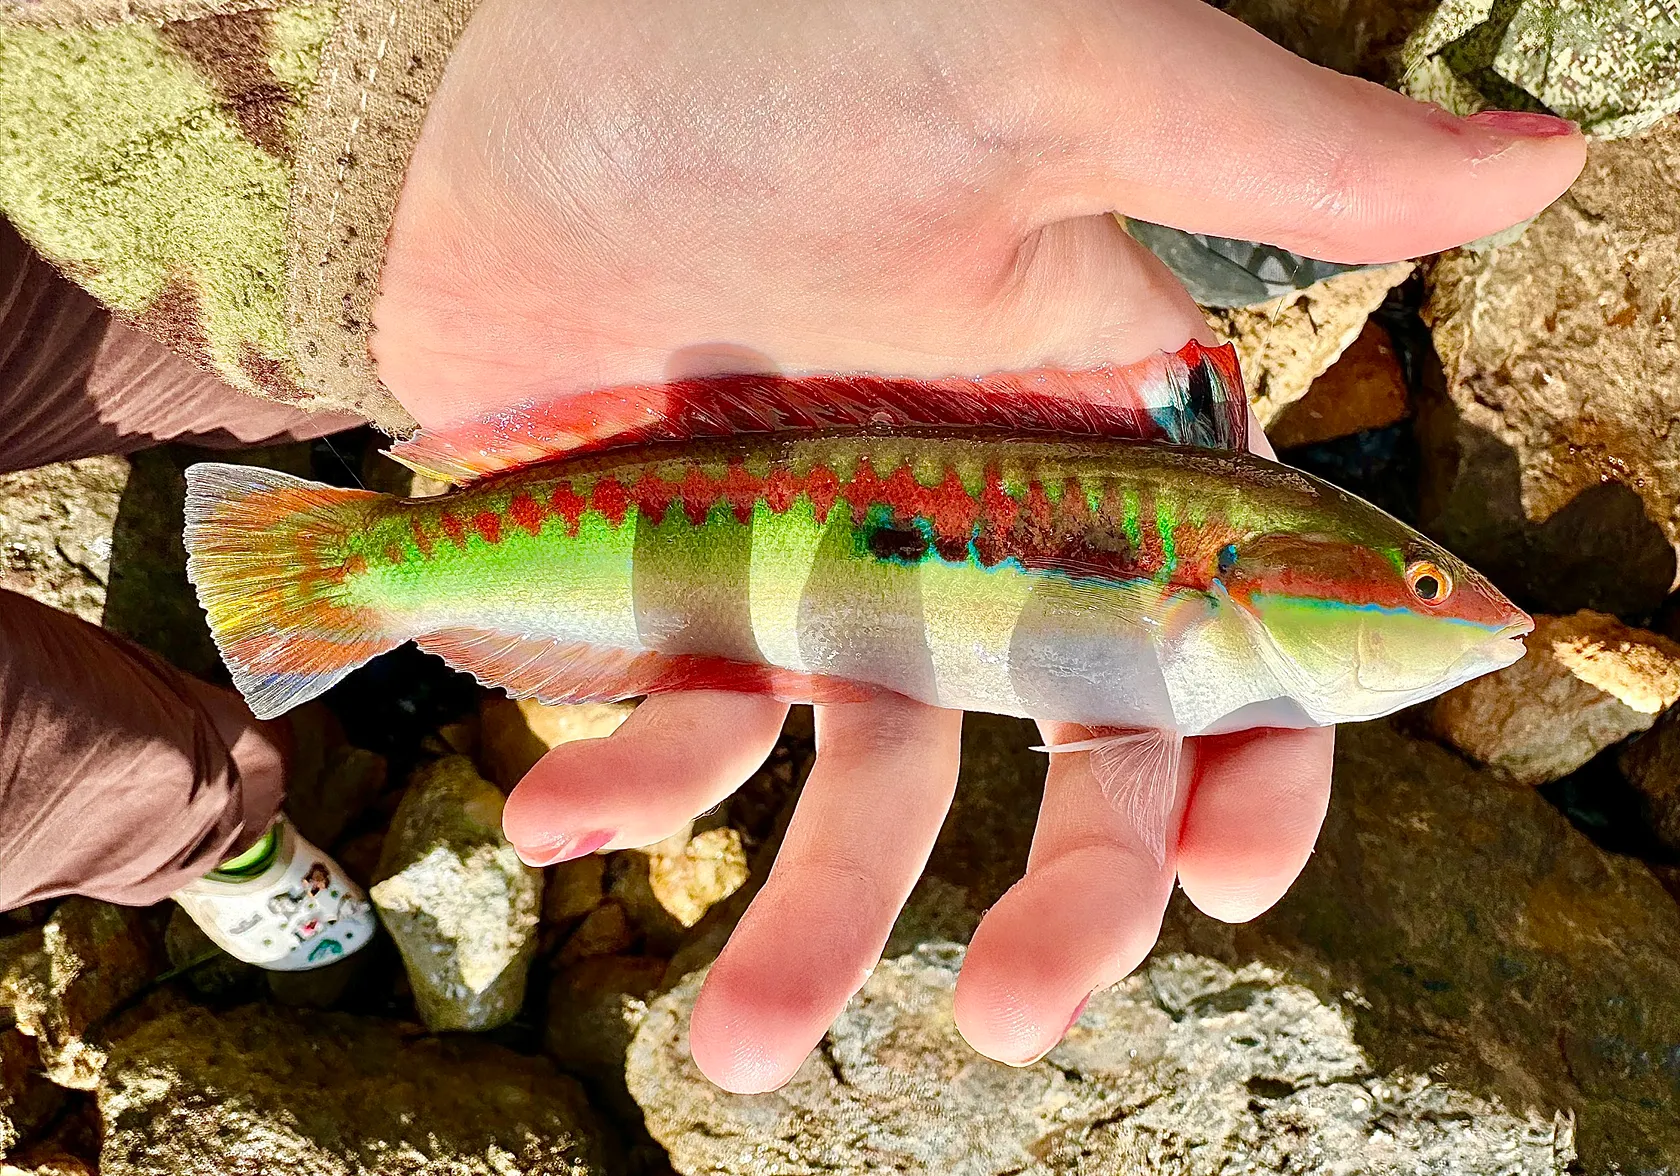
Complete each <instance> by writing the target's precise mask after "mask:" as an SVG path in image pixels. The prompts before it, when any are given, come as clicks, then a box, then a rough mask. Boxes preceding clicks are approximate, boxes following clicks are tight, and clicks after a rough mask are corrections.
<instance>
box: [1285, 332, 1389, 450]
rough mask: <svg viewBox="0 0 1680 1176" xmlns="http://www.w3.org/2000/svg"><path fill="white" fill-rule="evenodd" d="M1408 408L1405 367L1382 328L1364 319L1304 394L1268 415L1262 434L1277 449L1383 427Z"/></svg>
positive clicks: (1334, 438) (1333, 438)
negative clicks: (1356, 331)
mask: <svg viewBox="0 0 1680 1176" xmlns="http://www.w3.org/2000/svg"><path fill="white" fill-rule="evenodd" d="M1410 411H1411V406H1410V403H1409V400H1408V396H1407V392H1406V377H1405V373H1403V372H1402V371H1401V370H1400V361H1399V358H1398V357H1397V356H1396V355H1395V354H1394V345H1393V344H1392V343H1391V342H1390V341H1389V337H1388V332H1387V331H1385V330H1383V329H1382V327H1380V326H1378V325H1377V324H1376V323H1373V322H1367V323H1366V324H1365V329H1364V330H1362V331H1361V332H1360V333H1359V338H1357V339H1355V340H1354V341H1353V342H1352V343H1350V344H1349V345H1348V349H1347V350H1346V351H1344V352H1342V355H1341V358H1340V359H1338V360H1336V362H1335V363H1333V364H1331V365H1330V368H1329V370H1328V371H1326V372H1325V373H1324V374H1323V375H1322V376H1320V377H1318V379H1316V380H1314V381H1313V382H1312V387H1310V388H1308V389H1307V394H1306V395H1305V396H1303V397H1301V399H1299V400H1297V401H1295V402H1294V403H1293V404H1288V405H1285V406H1284V407H1283V410H1282V411H1281V412H1279V413H1278V414H1277V416H1275V417H1273V418H1272V423H1271V424H1270V425H1269V426H1268V427H1267V429H1266V436H1267V438H1268V439H1269V440H1270V441H1271V443H1272V445H1273V446H1274V447H1275V448H1277V449H1279V450H1283V449H1292V448H1294V447H1296V446H1298V445H1316V444H1319V443H1320V442H1324V441H1334V440H1336V439H1337V438H1340V437H1351V436H1352V435H1353V434H1355V433H1362V432H1365V431H1366V430H1367V429H1381V428H1384V427H1386V426H1388V425H1392V424H1394V423H1395V422H1397V421H1399V420H1401V419H1403V418H1404V417H1405V416H1406V415H1407V413H1409V412H1410Z"/></svg>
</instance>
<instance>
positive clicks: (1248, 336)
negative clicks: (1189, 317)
mask: <svg viewBox="0 0 1680 1176" xmlns="http://www.w3.org/2000/svg"><path fill="white" fill-rule="evenodd" d="M1411 272H1412V263H1411V262H1409V261H1407V262H1400V263H1398V264H1395V265H1387V266H1377V267H1375V268H1372V269H1361V270H1353V271H1351V272H1349V273H1345V274H1340V275H1338V276H1336V277H1333V278H1326V279H1325V280H1324V281H1322V282H1319V283H1318V284H1317V285H1314V286H1309V287H1308V288H1307V289H1305V290H1298V291H1295V292H1294V293H1291V294H1286V295H1284V296H1283V297H1282V298H1277V299H1274V300H1272V301H1271V302H1263V303H1260V304H1259V305H1257V306H1249V307H1244V308H1242V309H1240V310H1226V311H1211V310H1210V311H1207V316H1208V323H1209V325H1211V326H1212V327H1213V329H1214V330H1215V331H1216V332H1218V333H1219V334H1220V335H1222V336H1223V337H1224V338H1226V339H1229V340H1230V341H1231V342H1232V343H1234V344H1236V348H1237V354H1238V356H1239V358H1240V359H1241V362H1242V373H1243V384H1244V385H1245V386H1246V387H1247V389H1248V398H1249V401H1250V402H1251V403H1252V404H1253V405H1254V412H1255V415H1256V416H1258V417H1259V419H1260V424H1261V425H1262V426H1265V427H1270V425H1271V423H1272V421H1273V420H1274V419H1275V418H1276V417H1277V415H1278V413H1279V412H1281V411H1282V409H1283V407H1284V405H1286V404H1291V403H1293V402H1295V401H1297V400H1299V399H1301V397H1303V396H1305V395H1306V394H1307V389H1308V388H1309V387H1310V386H1311V385H1312V382H1313V381H1314V380H1316V379H1317V378H1318V377H1319V376H1321V375H1323V374H1324V372H1325V371H1326V370H1327V369H1328V368H1329V367H1330V365H1331V364H1333V363H1335V362H1336V359H1337V357H1338V356H1340V355H1341V354H1342V352H1343V351H1344V350H1346V349H1347V347H1348V345H1349V344H1350V343H1352V342H1353V341H1354V340H1355V339H1357V338H1358V337H1359V333H1360V331H1362V330H1363V329H1364V327H1365V320H1366V319H1367V318H1368V317H1370V314H1371V312H1372V311H1373V310H1375V309H1376V308H1377V307H1379V306H1381V305H1382V301H1383V299H1384V298H1385V297H1386V296H1387V294H1388V292H1389V291H1390V290H1391V289H1393V288H1394V287H1395V286H1397V285H1399V284H1400V283H1401V282H1403V281H1405V279H1406V277H1407V275H1409V274H1410V273H1411Z"/></svg>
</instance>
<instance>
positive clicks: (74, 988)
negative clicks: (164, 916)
mask: <svg viewBox="0 0 1680 1176" xmlns="http://www.w3.org/2000/svg"><path fill="white" fill-rule="evenodd" d="M16 939H17V941H18V942H16V943H11V941H7V942H8V944H9V945H10V950H6V948H5V947H4V946H0V1005H7V1004H9V1005H10V1006H11V1008H12V1015H13V1017H14V1018H15V1020H16V1022H17V1027H18V1028H19V1029H20V1030H22V1031H23V1032H24V1033H26V1034H28V1035H29V1036H31V1037H33V1038H35V1040H36V1046H37V1048H38V1049H39V1050H40V1054H41V1061H42V1063H43V1065H44V1066H45V1067H46V1072H47V1074H48V1075H49V1076H50V1077H51V1078H52V1080H53V1081H54V1082H56V1083H58V1084H59V1085H60V1086H68V1087H71V1088H72V1089H76V1090H92V1089H93V1088H94V1086H96V1085H97V1084H98V1082H99V1073H100V1071H101V1070H102V1069H103V1068H104V1065H105V1051H104V1049H103V1048H102V1047H101V1046H100V1045H99V1044H98V1043H97V1042H96V1041H94V1040H93V1039H92V1036H93V1033H94V1030H95V1029H97V1028H98V1026H99V1025H100V1024H101V1022H103V1021H104V1020H105V1018H106V1017H107V1016H109V1015H110V1014H111V1013H112V1012H113V1011H115V1010H116V1008H117V1007H118V1006H119V1005H121V1004H122V1003H123V1002H124V1001H126V1000H128V999H129V997H131V996H133V995H134V994H135V993H137V992H139V991H140V990H141V989H142V988H143V987H145V985H146V984H147V983H148V982H149V981H151V980H152V979H153V978H154V977H156V976H158V975H159V974H160V973H161V972H162V971H163V970H164V966H165V957H164V954H163V950H162V943H161V942H160V940H159V937H158V936H157V935H156V933H155V930H154V928H153V926H152V924H151V919H150V916H149V914H148V912H146V911H144V910H139V909H136V908H134V907H119V906H112V905H111V904H109V903H103V902H95V901H94V900H93V899H90V898H70V899H66V900H65V901H64V902H63V903H61V904H60V905H59V907H58V909H57V910H56V911H54V912H53V917H52V918H51V919H49V920H48V921H47V924H46V926H44V927H42V928H40V930H39V931H31V932H25V933H24V934H23V935H22V936H18V937H16Z"/></svg>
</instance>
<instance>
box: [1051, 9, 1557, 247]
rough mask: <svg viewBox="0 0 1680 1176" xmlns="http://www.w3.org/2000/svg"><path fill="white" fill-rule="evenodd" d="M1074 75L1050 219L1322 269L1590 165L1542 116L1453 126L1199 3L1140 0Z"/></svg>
mask: <svg viewBox="0 0 1680 1176" xmlns="http://www.w3.org/2000/svg"><path fill="white" fill-rule="evenodd" d="M1127 8H1128V10H1129V15H1128V17H1127V19H1126V20H1125V22H1124V24H1123V26H1122V23H1121V22H1120V21H1119V20H1118V19H1116V20H1114V21H1113V22H1112V23H1111V26H1110V27H1108V28H1106V29H1105V30H1103V36H1102V39H1101V41H1100V42H1099V44H1098V46H1097V52H1096V53H1094V54H1093V55H1092V57H1093V58H1094V59H1095V60H1096V61H1097V62H1098V64H1096V65H1093V66H1090V67H1088V68H1085V69H1082V70H1077V71H1070V74H1069V82H1068V85H1069V86H1070V87H1071V90H1070V91H1069V92H1068V93H1067V94H1066V95H1065V97H1064V101H1065V105H1063V106H1062V110H1063V111H1064V112H1065V117H1064V118H1063V119H1058V120H1057V121H1059V122H1061V124H1062V125H1061V127H1060V128H1059V132H1060V135H1061V136H1062V137H1063V140H1064V142H1069V143H1071V144H1072V146H1073V149H1072V150H1070V151H1067V152H1066V153H1065V154H1064V155H1063V156H1062V157H1061V162H1060V163H1059V164H1058V165H1057V166H1056V167H1055V168H1053V169H1052V170H1050V171H1049V172H1048V174H1046V175H1045V176H1044V177H1043V182H1044V184H1045V185H1046V187H1047V188H1048V189H1049V190H1047V191H1044V190H1041V191H1040V192H1039V196H1040V197H1041V198H1042V204H1043V206H1044V207H1045V209H1046V215H1047V216H1050V217H1059V216H1065V215H1067V214H1068V213H1069V212H1070V211H1073V212H1079V211H1085V212H1095V211H1101V210H1105V209H1115V210H1118V211H1121V212H1124V213H1125V214H1126V215H1127V216H1132V217H1137V218H1139V219H1142V220H1147V221H1154V222H1156V223H1159V224H1166V225H1171V226H1172V227H1174V228H1179V229H1184V230H1187V231H1190V232H1197V233H1212V234H1217V235H1219V236H1225V237H1238V238H1243V239H1247V240H1252V241H1261V242H1265V243H1266V244H1271V245H1281V246H1283V247H1284V248H1286V249H1291V250H1294V251H1295V252H1298V253H1304V254H1306V255H1308V256H1311V257H1317V258H1321V259H1323V260H1326V261H1339V262H1352V263H1363V262H1382V261H1395V260H1399V259H1401V258H1406V257H1418V256H1422V255H1424V254H1428V253H1436V252H1439V251H1441V250H1443V249H1448V248H1451V247H1453V246H1455V245H1461V244H1463V243H1464V242H1466V241H1472V240H1475V239H1476V238H1478V237H1482V236H1486V235H1487V234H1489V233H1493V232H1497V231H1498V230H1500V229H1503V228H1507V227H1509V226H1510V225H1513V224H1516V223H1518V222H1519V221H1522V220H1525V219H1527V218H1528V217H1531V216H1533V215H1534V214H1535V213H1537V212H1539V211H1540V210H1541V209H1543V208H1545V207H1546V205H1548V204H1550V203H1551V202H1552V201H1553V200H1555V199H1557V197H1558V196H1559V195H1561V194H1562V193H1563V191H1564V190H1565V189H1566V188H1568V186H1569V185H1570V183H1571V182H1573V180H1574V178H1575V176H1576V175H1577V174H1578V173H1579V172H1580V170H1581V167H1582V165H1583V164H1584V162H1585V159H1586V145H1585V141H1584V140H1583V138H1582V136H1581V134H1580V132H1579V131H1578V130H1577V129H1576V127H1575V126H1574V125H1573V124H1572V123H1569V122H1566V121H1564V120H1562V119H1557V118H1552V117H1550V116H1548V115H1536V114H1524V113H1515V112H1508V111H1489V112H1484V113H1482V114H1478V115H1473V116H1471V117H1469V118H1458V117H1456V116H1454V115H1451V114H1449V113H1447V112H1446V111H1444V110H1442V109H1441V108H1439V107H1436V106H1431V105H1427V104H1425V103H1421V102H1414V101H1412V100H1411V99H1409V98H1406V97H1404V96H1402V95H1400V94H1396V93H1393V92H1392V91H1389V90H1386V89H1384V88H1383V87H1381V86H1378V85H1375V84H1373V83H1370V82H1366V81H1363V80H1361V79H1359V78H1352V77H1348V76H1345V75H1343V74H1338V73H1335V72H1334V71H1332V70H1327V69H1321V68H1320V67H1318V66H1315V65H1312V64H1310V63H1309V62H1306V61H1303V60H1302V59H1301V58H1299V57H1296V56H1295V55H1293V54H1291V53H1289V52H1287V51H1286V50H1284V49H1282V48H1280V47H1279V46H1277V45H1274V44H1273V43H1272V42H1270V41H1268V40H1266V39H1265V38H1264V37H1262V36H1261V35H1260V34H1259V33H1257V32H1255V31H1253V30H1252V29H1250V28H1248V27H1247V26H1246V25H1243V24H1242V23H1241V22H1239V21H1237V20H1235V19H1233V18H1231V17H1229V16H1226V15H1225V14H1224V13H1222V12H1219V11H1218V10H1216V9H1214V8H1212V7H1211V6H1209V5H1207V4H1205V3H1203V2H1201V0H1144V2H1143V3H1140V4H1137V5H1135V6H1127Z"/></svg>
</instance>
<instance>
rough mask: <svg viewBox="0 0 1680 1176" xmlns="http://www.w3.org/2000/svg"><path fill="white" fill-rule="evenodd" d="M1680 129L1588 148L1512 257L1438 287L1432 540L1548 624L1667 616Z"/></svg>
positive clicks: (1427, 485)
mask: <svg viewBox="0 0 1680 1176" xmlns="http://www.w3.org/2000/svg"><path fill="white" fill-rule="evenodd" d="M1676 174H1680V119H1671V120H1669V121H1668V122H1666V123H1663V124H1662V125H1661V126H1659V127H1657V128H1656V129H1654V130H1652V131H1649V132H1647V133H1646V134H1644V135H1642V136H1640V137H1639V138H1637V139H1630V140H1626V141H1622V142H1613V143H1593V144H1590V145H1589V148H1588V154H1587V165H1586V170H1585V171H1584V172H1583V173H1582V174H1581V178H1580V179H1578V180H1577V181H1576V182H1575V185H1574V187H1572V188H1571V189H1570V190H1569V192H1568V193H1567V194H1566V195H1565V196H1564V197H1563V198H1562V199H1560V200H1559V201H1558V202H1557V203H1555V204H1553V205H1552V206H1551V207H1550V208H1549V209H1547V210H1546V211H1545V212H1544V213H1542V214H1541V215H1540V217H1539V218H1538V219H1537V220H1536V221H1535V222H1534V224H1533V225H1532V226H1531V227H1530V228H1529V230H1528V232H1527V234H1526V235H1524V236H1523V237H1522V239H1521V240H1520V241H1518V242H1516V243H1515V244H1511V245H1507V246H1504V247H1502V248H1498V249H1493V250H1489V251H1486V252H1483V253H1474V252H1471V251H1468V250H1458V251H1455V252H1452V253H1449V254H1446V255H1444V256H1443V257H1442V258H1440V259H1439V260H1438V261H1437V262H1436V263H1435V265H1434V266H1433V267H1432V268H1431V270H1430V272H1429V286H1430V292H1429V300H1428V302H1427V304H1426V305H1425V307H1424V317H1425V319H1426V320H1427V321H1429V323H1430V325H1431V326H1432V328H1433V331H1434V337H1435V345H1436V349H1437V350H1438V351H1439V353H1440V357H1441V365H1442V373H1443V375H1444V379H1445V386H1444V388H1442V389H1437V390H1436V391H1435V393H1434V394H1433V395H1430V396H1426V397H1423V398H1421V400H1420V403H1419V405H1418V424H1417V430H1418V438H1419V443H1420V446H1421V449H1422V456H1423V462H1424V484H1423V515H1422V521H1423V524H1424V529H1425V530H1426V531H1428V532H1429V533H1430V534H1431V535H1433V536H1435V537H1436V538H1438V539H1441V540H1442V541H1443V542H1445V543H1446V544H1447V546H1449V547H1451V548H1453V549H1454V550H1456V551H1459V552H1462V553H1464V554H1466V555H1470V556H1473V557H1474V559H1475V563H1476V566H1477V567H1478V568H1480V569H1481V570H1482V571H1484V572H1486V573H1487V574H1489V575H1490V576H1492V577H1493V578H1494V579H1495V580H1496V581H1497V582H1498V583H1499V584H1500V586H1501V587H1503V588H1505V589H1506V590H1507V591H1510V592H1512V593H1513V594H1514V595H1516V596H1517V597H1518V598H1519V603H1524V604H1526V605H1528V606H1529V607H1534V608H1538V609H1540V610H1541V611H1545V612H1555V613H1565V612H1573V611H1574V610H1576V609H1579V608H1592V609H1597V610H1599V611H1601V612H1608V613H1614V614H1616V615H1618V616H1622V617H1626V618H1637V617H1643V616H1647V615H1649V614H1650V613H1652V612H1654V611H1655V610H1656V609H1657V608H1658V607H1659V606H1660V605H1661V604H1662V602H1663V598H1664V597H1665V596H1667V595H1668V593H1669V592H1670V590H1671V589H1672V588H1673V586H1674V585H1675V573H1676V549H1677V548H1680V445H1677V444H1676V443H1675V438H1676V437H1680V260H1677V255H1676V248H1675V242H1676V241H1677V240H1680V200H1676V199H1675V189H1674V176H1675V175H1676Z"/></svg>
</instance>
